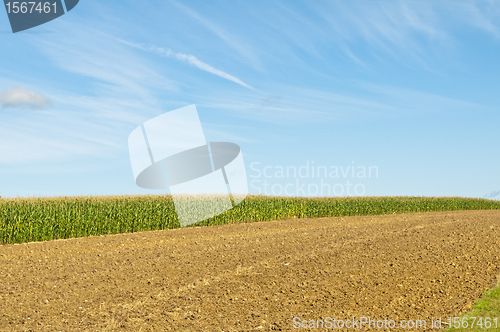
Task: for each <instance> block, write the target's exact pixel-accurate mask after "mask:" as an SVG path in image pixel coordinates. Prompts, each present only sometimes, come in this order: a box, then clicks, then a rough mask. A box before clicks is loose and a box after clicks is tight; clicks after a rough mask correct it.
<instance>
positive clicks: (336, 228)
mask: <svg viewBox="0 0 500 332" xmlns="http://www.w3.org/2000/svg"><path fill="white" fill-rule="evenodd" d="M0 262H1V264H0V331H163V330H166V331H254V330H255V331H270V330H271V331H274V330H281V331H300V330H304V329H295V328H294V327H293V326H294V322H293V318H294V317H299V318H300V320H301V321H302V320H307V321H309V320H310V319H313V320H318V319H321V318H323V319H324V318H326V317H332V318H336V319H350V320H352V317H358V318H359V317H361V316H364V317H370V318H372V319H382V320H383V319H384V318H386V317H387V318H389V319H392V320H394V321H396V322H399V321H400V320H403V319H405V320H408V319H411V320H416V319H426V320H427V324H428V328H427V329H426V330H430V324H431V319H432V318H434V319H435V318H437V317H442V319H443V321H445V318H447V317H449V316H456V315H457V314H459V313H461V312H463V311H466V310H468V309H469V308H470V307H471V305H472V304H473V303H474V302H475V301H476V300H477V299H479V297H480V296H481V294H482V293H483V291H484V289H485V288H490V287H491V286H492V285H493V284H494V283H495V282H496V280H497V277H498V276H499V274H500V211H462V212H439V213H425V214H402V215H390V216H368V217H343V218H320V219H292V220H282V221H273V222H261V223H249V224H236V225H225V226H217V227H197V228H184V229H176V230H167V231H155V232H145V233H135V234H122V235H112V236H102V237H91V238H81V239H71V240H57V241H50V242H40V243H28V244H21V245H3V246H0ZM443 326H444V324H443ZM377 330H378V331H383V330H384V329H377ZM418 330H419V329H413V331H418ZM420 330H422V329H420Z"/></svg>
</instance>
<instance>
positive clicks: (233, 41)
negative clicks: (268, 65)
mask: <svg viewBox="0 0 500 332" xmlns="http://www.w3.org/2000/svg"><path fill="white" fill-rule="evenodd" d="M171 3H172V4H174V5H175V6H176V7H178V8H179V9H181V10H182V11H183V12H185V13H186V14H188V15H189V16H191V17H192V18H193V19H195V20H196V22H198V23H200V24H201V25H203V26H204V27H206V28H207V29H208V30H210V31H211V32H212V33H214V34H215V35H216V36H217V37H219V38H220V39H222V40H223V41H224V42H226V44H227V45H229V46H230V47H231V48H233V49H234V50H236V51H237V52H238V53H239V54H240V55H242V56H243V57H245V59H247V60H248V61H250V63H251V64H252V65H253V66H254V67H255V68H257V69H259V70H262V64H261V63H260V61H259V59H258V57H257V56H256V54H255V52H253V51H252V50H251V48H250V47H249V46H248V45H246V44H244V43H243V42H242V38H241V37H236V36H233V35H232V34H231V33H229V32H227V31H226V30H224V29H223V28H221V27H220V26H219V25H217V24H215V23H213V22H211V21H210V20H208V19H207V18H204V17H202V16H201V15H200V14H198V13H197V12H196V11H194V10H193V9H191V8H189V7H187V6H185V5H183V4H180V3H178V2H176V1H173V0H172V1H171Z"/></svg>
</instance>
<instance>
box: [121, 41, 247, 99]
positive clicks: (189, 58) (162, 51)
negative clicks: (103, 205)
mask: <svg viewBox="0 0 500 332" xmlns="http://www.w3.org/2000/svg"><path fill="white" fill-rule="evenodd" d="M121 42H123V43H124V44H127V45H129V46H132V47H135V48H137V49H140V50H143V51H148V52H153V53H155V54H158V55H160V56H164V57H169V58H175V59H177V60H180V61H184V62H187V63H189V64H191V65H193V66H195V67H196V68H198V69H201V70H203V71H206V72H209V73H211V74H214V75H217V76H219V77H221V78H224V79H226V80H229V81H231V82H234V83H236V84H239V85H241V86H244V87H245V88H248V89H251V90H254V91H255V88H253V87H252V86H250V85H248V84H246V83H245V82H243V81H242V80H240V79H239V78H236V77H234V76H233V75H230V74H228V73H226V72H224V71H222V70H220V69H217V68H214V67H212V66H211V65H209V64H207V63H205V62H203V61H201V60H200V59H198V58H197V57H195V56H194V55H190V54H183V53H176V52H174V51H172V50H171V49H168V48H163V47H158V46H155V45H149V46H146V45H144V44H137V43H132V42H127V41H123V40H122V41H121Z"/></svg>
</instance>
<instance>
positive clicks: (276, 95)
mask: <svg viewBox="0 0 500 332" xmlns="http://www.w3.org/2000/svg"><path fill="white" fill-rule="evenodd" d="M0 39H1V45H2V46H1V47H0V59H1V61H0V93H3V96H4V101H3V104H2V105H1V106H0V196H3V197H6V196H11V197H15V196H59V195H117V194H146V193H161V191H158V190H144V189H141V188H139V187H137V186H136V185H135V183H134V178H133V175H132V169H131V166H130V159H129V155H128V147H127V139H128V135H129V134H130V133H131V132H132V130H133V129H134V128H136V127H137V126H138V125H140V124H142V123H143V122H144V121H147V120H148V119H151V118H153V117H155V116H157V115H160V114H162V113H165V112H168V111H171V110H174V109H177V108H180V107H183V106H186V105H190V104H195V105H196V106H197V109H198V113H199V116H200V119H201V121H202V124H203V128H204V131H205V136H206V138H207V140H209V141H229V142H234V143H237V144H238V145H240V147H241V149H242V152H243V157H244V159H245V164H246V167H247V175H248V182H249V188H250V191H251V192H252V193H259V192H261V193H265V192H264V190H265V189H266V188H268V189H267V190H268V191H267V193H268V194H279V193H280V190H281V194H284V193H283V192H282V191H283V189H284V188H285V187H286V186H287V185H289V186H288V189H289V190H288V193H289V194H293V195H296V194H298V195H303V194H305V195H313V196H314V195H321V193H318V192H317V191H316V190H315V186H321V185H325V184H328V185H329V186H330V187H331V188H333V186H335V185H338V186H337V187H336V188H337V189H338V190H337V191H336V193H331V192H330V195H332V194H333V195H347V194H348V193H347V181H349V183H350V184H352V185H353V186H354V185H358V192H357V193H356V194H360V195H371V196H373V195H377V196H378V195H418V196H421V195H422V196H467V197H490V198H494V199H497V198H499V197H500V194H499V195H498V196H496V195H495V194H496V191H498V190H500V181H499V176H498V174H499V170H498V166H499V165H500V151H499V146H500V144H499V143H500V133H499V131H498V130H497V127H498V124H499V123H500V109H499V106H500V93H499V91H500V79H499V78H500V64H499V62H498V54H500V3H498V2H495V1H477V2H475V1H453V2H451V1H450V2H446V1H444V2H434V1H401V2H398V1H357V2H351V1H311V2H310V1H302V2H299V1H294V2H291V1H273V2H270V1H225V2H219V1H210V2H207V1H189V2H180V1H178V2H176V1H153V0H151V1H148V2H147V3H144V2H139V1H127V0H120V1H118V0H116V1H115V0H108V1H97V0H82V1H80V4H79V5H78V6H77V7H75V9H73V10H72V11H71V12H70V13H68V14H66V15H63V16H62V17H60V18H58V19H56V20H54V21H52V22H49V23H47V24H45V25H42V26H39V27H36V28H33V29H30V30H27V31H25V32H20V33H16V34H12V33H11V32H10V25H9V22H8V18H7V14H6V12H5V11H4V10H0ZM20 88H23V89H24V90H23V91H27V92H30V93H33V94H34V96H36V97H37V98H42V100H44V101H46V103H43V102H39V103H38V104H37V105H38V107H32V106H33V105H31V106H29V105H28V106H26V105H21V106H20V105H16V104H9V103H8V102H6V99H5V98H6V97H5V96H6V94H7V93H8V92H9V91H13V90H12V89H20ZM16 91H17V90H16ZM313 164H314V166H315V167H317V166H324V167H326V168H327V169H328V170H335V169H336V170H337V171H338V173H339V174H338V177H331V176H326V177H325V176H323V177H317V176H316V177H312V176H310V175H309V177H301V176H299V175H297V176H293V175H291V174H289V176H288V177H286V176H282V175H280V173H279V171H280V167H282V168H284V169H286V167H289V168H290V169H293V168H295V169H296V170H298V169H299V168H300V167H304V169H303V170H306V169H305V167H306V166H307V165H309V167H310V168H309V170H310V171H312V168H311V167H312V165H313ZM353 166H354V167H355V170H356V172H358V171H359V170H361V169H362V168H363V167H365V168H366V169H368V167H370V166H372V167H376V169H377V173H376V174H377V176H374V175H373V174H375V173H373V174H372V177H371V178H370V177H368V176H367V177H362V176H357V174H356V175H355V176H349V174H351V175H352V173H349V172H348V171H347V170H352V168H351V167H353ZM265 167H267V169H266V175H267V177H266V176H264V174H263V173H262V172H263V170H264V168H265ZM348 167H349V169H348ZM342 172H344V173H342ZM259 174H260V176H258V175H259ZM303 174H305V173H303ZM343 174H346V176H344V175H343ZM264 181H266V183H267V184H265V183H264ZM266 186H267V187H266ZM272 186H274V189H275V191H274V192H271V189H272ZM301 186H305V187H302V188H304V191H301V190H300V188H301ZM308 186H309V189H307V188H308ZM341 188H343V191H342V193H341V192H340V189H341ZM323 194H325V193H323ZM351 194H352V189H351Z"/></svg>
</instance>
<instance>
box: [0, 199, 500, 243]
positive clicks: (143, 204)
mask: <svg viewBox="0 0 500 332" xmlns="http://www.w3.org/2000/svg"><path fill="white" fill-rule="evenodd" d="M492 209H495V210H496V209H500V202H498V201H493V200H486V199H469V198H459V197H438V198H436V197H346V198H334V197H328V198H301V197H267V196H249V197H247V198H246V199H245V200H244V201H243V202H242V203H241V204H239V205H238V206H236V207H235V208H234V209H232V210H229V211H227V212H225V213H223V214H220V215H218V216H216V217H214V218H211V219H207V220H205V221H202V222H200V223H198V224H195V225H192V226H208V225H222V224H230V223H242V222H254V221H269V220H278V219H285V218H318V217H340V216H363V215H382V214H395V213H409V212H430V211H456V210H492ZM198 212H199V211H198ZM193 213H197V212H196V211H194V212H193ZM179 227H180V224H179V220H178V218H177V215H176V213H175V208H174V202H173V199H172V197H171V196H169V195H161V196H101V197H99V196H96V197H94V196H87V197H60V198H16V199H5V198H3V199H0V243H4V244H6V243H24V242H31V241H46V240H53V239H67V238H75V237H84V236H98V235H106V234H117V233H130V232H140V231H149V230H160V229H172V228H179Z"/></svg>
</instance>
